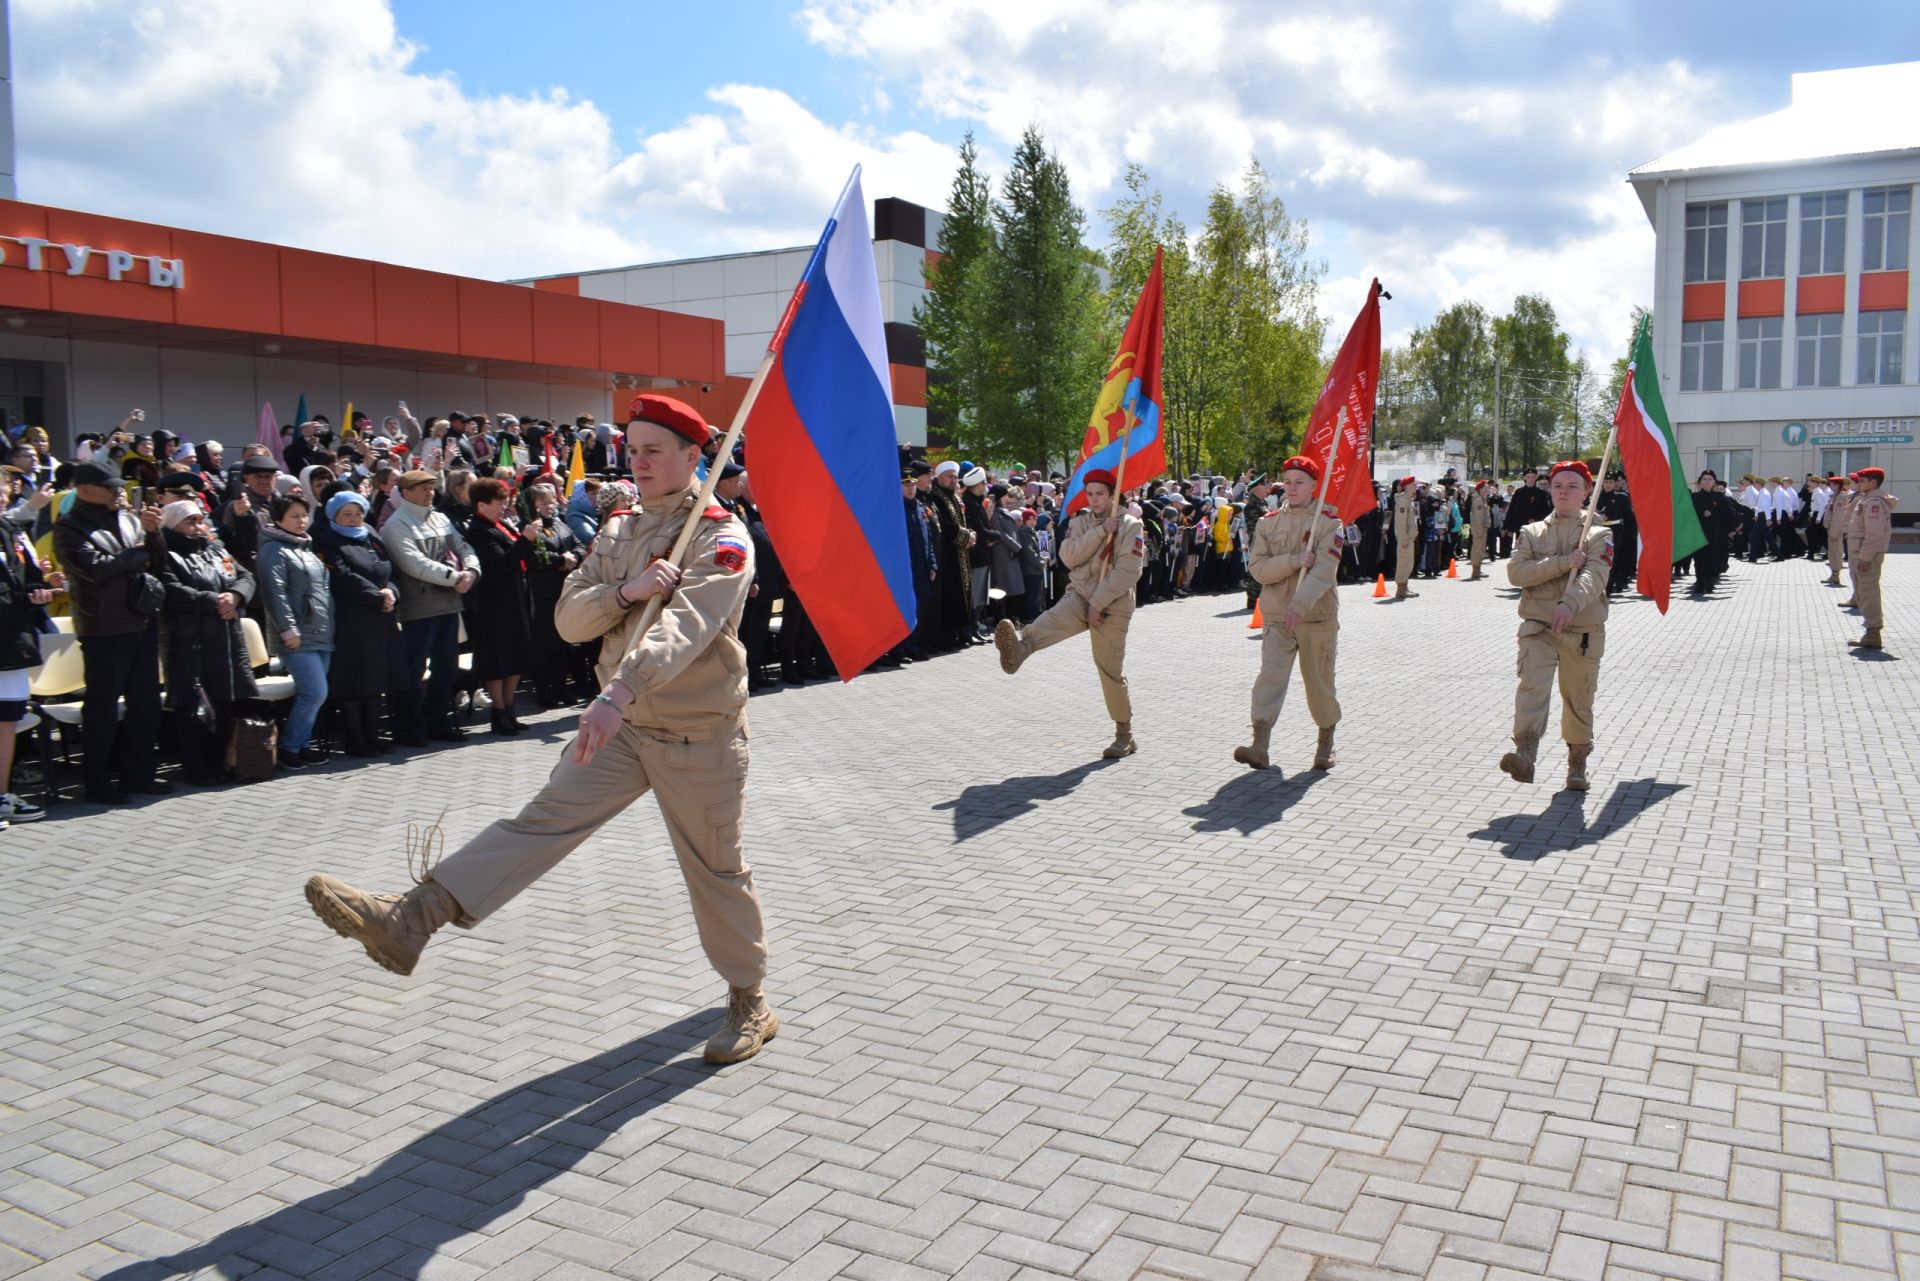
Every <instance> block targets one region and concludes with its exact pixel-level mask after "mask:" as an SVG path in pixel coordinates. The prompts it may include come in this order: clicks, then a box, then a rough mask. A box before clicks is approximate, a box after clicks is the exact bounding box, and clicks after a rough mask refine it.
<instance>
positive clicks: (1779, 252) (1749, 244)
mask: <svg viewBox="0 0 1920 1281" xmlns="http://www.w3.org/2000/svg"><path fill="white" fill-rule="evenodd" d="M1786 274H1787V198H1786V197H1785V196H1774V197H1773V198H1771V199H1768V200H1742V201H1741V202H1740V279H1742V280H1771V279H1773V278H1774V277H1776V276H1784V275H1786Z"/></svg>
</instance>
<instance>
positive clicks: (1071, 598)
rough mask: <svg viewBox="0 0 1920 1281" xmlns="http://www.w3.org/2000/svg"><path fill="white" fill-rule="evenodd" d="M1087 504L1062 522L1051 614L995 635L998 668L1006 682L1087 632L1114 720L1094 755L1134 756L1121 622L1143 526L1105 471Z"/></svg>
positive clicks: (1128, 610)
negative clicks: (1058, 587)
mask: <svg viewBox="0 0 1920 1281" xmlns="http://www.w3.org/2000/svg"><path fill="white" fill-rule="evenodd" d="M1082 483H1083V484H1084V486H1085V488H1086V495H1087V505H1086V506H1085V507H1083V508H1081V509H1080V510H1079V511H1078V512H1076V513H1075V514H1074V517H1073V519H1072V520H1070V521H1068V522H1067V532H1066V537H1065V539H1064V540H1063V541H1062V542H1061V544H1060V559H1061V561H1062V562H1063V563H1064V564H1065V565H1066V567H1067V590H1066V591H1065V592H1063V593H1062V594H1061V596H1060V599H1059V601H1057V602H1056V603H1055V604H1054V607H1053V608H1052V609H1050V610H1048V611H1047V612H1046V613H1044V614H1042V615H1040V617H1038V618H1036V619H1034V620H1033V622H1031V623H1029V624H1028V625H1027V627H1026V630H1025V631H1022V630H1021V629H1020V628H1019V627H1017V626H1015V625H1014V623H1013V620H1012V619H1002V620H1001V621H1000V624H999V625H998V626H997V627H995V628H994V632H993V643H994V645H995V646H996V647H998V649H999V650H1000V667H1001V669H1002V670H1003V671H1005V672H1006V673H1007V674H1008V675H1009V676H1011V675H1012V674H1013V673H1015V672H1017V671H1019V670H1020V665H1021V664H1022V663H1024V662H1026V661H1027V659H1028V657H1029V656H1031V655H1032V654H1033V653H1034V652H1035V651H1036V650H1042V649H1045V648H1046V647H1047V646H1049V645H1057V644H1059V643H1060V642H1061V641H1063V640H1066V639H1067V638H1068V637H1069V636H1078V635H1079V634H1080V633H1081V632H1087V633H1088V634H1089V638H1090V639H1091V641H1092V642H1093V666H1094V670H1096V671H1098V672H1099V673H1100V692H1101V694H1103V695H1104V696H1105V697H1106V702H1107V715H1109V716H1111V717H1112V718H1113V742H1111V743H1109V744H1108V745H1107V746H1106V748H1105V749H1104V750H1103V751H1102V752H1101V753H1100V754H1101V755H1102V756H1104V757H1107V758H1108V759H1109V760H1111V759H1115V758H1118V757H1122V756H1131V755H1133V753H1134V742H1133V700H1132V699H1131V698H1130V697H1129V696H1128V694H1127V674H1126V662H1127V622H1128V620H1129V619H1131V618H1132V617H1133V587H1134V584H1135V583H1137V582H1139V581H1140V571H1141V569H1142V568H1144V567H1145V565H1146V556H1147V533H1146V526H1144V525H1143V524H1141V523H1140V520H1139V518H1138V517H1136V516H1133V515H1131V514H1129V513H1127V512H1124V511H1122V510H1120V508H1119V507H1118V506H1117V505H1116V504H1115V502H1114V492H1113V490H1114V476H1113V473H1112V472H1110V471H1107V470H1106V469H1105V468H1097V469H1095V470H1093V471H1090V472H1088V473H1087V475H1086V478H1085V480H1084V481H1083V482H1082Z"/></svg>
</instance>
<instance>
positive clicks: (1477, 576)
mask: <svg viewBox="0 0 1920 1281" xmlns="http://www.w3.org/2000/svg"><path fill="white" fill-rule="evenodd" d="M1485 577H1486V575H1485V574H1483V573H1481V572H1480V571H1479V570H1477V569H1476V570H1474V571H1473V572H1472V573H1471V574H1468V575H1467V581H1468V582H1470V583H1477V582H1479V581H1480V580H1481V579H1483V578H1485Z"/></svg>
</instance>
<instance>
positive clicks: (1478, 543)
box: [1467, 525, 1487, 574]
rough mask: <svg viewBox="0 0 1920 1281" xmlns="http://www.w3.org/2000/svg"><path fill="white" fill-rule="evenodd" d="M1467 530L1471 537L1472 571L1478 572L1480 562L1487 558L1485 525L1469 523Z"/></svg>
mask: <svg viewBox="0 0 1920 1281" xmlns="http://www.w3.org/2000/svg"><path fill="white" fill-rule="evenodd" d="M1467 532H1468V533H1469V534H1471V535H1472V537H1473V569H1472V572H1473V573H1476V574H1477V573H1479V572H1480V562H1481V561H1484V560H1485V559H1486V558H1487V527H1486V526H1485V525H1469V526H1468V527H1467Z"/></svg>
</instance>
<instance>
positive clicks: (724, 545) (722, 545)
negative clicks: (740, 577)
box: [713, 534, 747, 574]
mask: <svg viewBox="0 0 1920 1281" xmlns="http://www.w3.org/2000/svg"><path fill="white" fill-rule="evenodd" d="M713 563H714V564H716V565H718V566H719V567H720V568H722V569H724V570H726V571H727V572H728V573H729V574H737V573H739V572H740V571H741V570H743V569H745V568H746V567H747V545H746V543H745V542H743V541H742V540H741V539H739V538H737V537H735V536H734V535H732V534H722V535H720V537H718V538H716V539H714V540H713Z"/></svg>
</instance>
